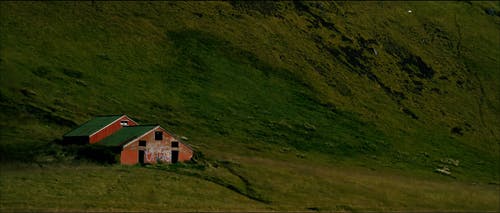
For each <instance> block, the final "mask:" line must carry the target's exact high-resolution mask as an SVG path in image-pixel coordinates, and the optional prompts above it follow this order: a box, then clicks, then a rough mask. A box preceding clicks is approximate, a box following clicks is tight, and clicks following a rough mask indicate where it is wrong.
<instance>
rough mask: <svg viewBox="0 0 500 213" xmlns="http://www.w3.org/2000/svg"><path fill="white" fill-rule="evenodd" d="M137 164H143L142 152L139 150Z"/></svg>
mask: <svg viewBox="0 0 500 213" xmlns="http://www.w3.org/2000/svg"><path fill="white" fill-rule="evenodd" d="M139 163H140V164H144V150H139Z"/></svg>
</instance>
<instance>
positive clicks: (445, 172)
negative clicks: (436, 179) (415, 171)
mask: <svg viewBox="0 0 500 213" xmlns="http://www.w3.org/2000/svg"><path fill="white" fill-rule="evenodd" d="M434 171H435V172H437V173H440V174H443V175H448V176H451V172H450V169H449V168H448V167H446V166H445V167H443V168H437V169H435V170H434Z"/></svg>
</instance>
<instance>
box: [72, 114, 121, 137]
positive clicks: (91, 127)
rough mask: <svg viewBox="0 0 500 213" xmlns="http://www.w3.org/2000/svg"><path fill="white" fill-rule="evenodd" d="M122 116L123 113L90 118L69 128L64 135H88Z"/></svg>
mask: <svg viewBox="0 0 500 213" xmlns="http://www.w3.org/2000/svg"><path fill="white" fill-rule="evenodd" d="M122 116H123V115H110V116H99V117H94V118H93V119H92V120H90V121H87V122H86V123H84V124H82V125H81V126H79V127H78V128H76V129H73V130H71V131H70V132H68V133H66V134H65V135H64V136H90V135H92V134H94V133H95V132H97V131H99V130H100V129H102V128H103V127H105V126H106V125H108V124H110V123H111V122H113V121H115V120H116V119H118V118H120V117H122Z"/></svg>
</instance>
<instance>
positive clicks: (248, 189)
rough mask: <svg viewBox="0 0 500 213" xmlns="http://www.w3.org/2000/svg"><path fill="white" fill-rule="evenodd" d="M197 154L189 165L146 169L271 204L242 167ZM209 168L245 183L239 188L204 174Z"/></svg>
mask: <svg viewBox="0 0 500 213" xmlns="http://www.w3.org/2000/svg"><path fill="white" fill-rule="evenodd" d="M195 153H197V154H196V156H194V157H193V160H191V161H190V162H187V163H177V164H156V165H150V166H146V168H150V169H159V170H163V171H167V172H175V173H177V174H181V175H186V176H189V177H195V178H199V179H202V180H206V181H209V182H212V183H215V184H217V185H220V186H222V187H224V188H227V189H229V190H231V191H234V192H236V193H238V194H240V195H243V196H245V197H247V198H249V199H251V200H254V201H257V202H261V203H264V204H271V201H270V200H269V199H268V198H266V197H265V196H264V195H262V194H260V193H259V192H257V191H256V189H255V186H254V185H253V184H252V182H251V181H250V180H249V179H248V178H246V177H245V176H244V175H243V174H242V173H241V172H240V171H239V169H238V168H240V167H241V165H239V164H237V163H234V162H231V161H221V160H212V159H207V158H205V157H204V155H203V153H201V152H199V151H198V152H195ZM207 168H216V169H219V170H226V171H228V172H229V173H230V174H231V175H233V176H235V177H237V178H238V179H239V180H240V181H241V182H242V183H243V186H239V185H238V184H235V183H233V182H231V181H228V180H227V179H226V178H224V177H219V176H217V175H210V174H208V173H204V172H203V171H205V170H206V169H207Z"/></svg>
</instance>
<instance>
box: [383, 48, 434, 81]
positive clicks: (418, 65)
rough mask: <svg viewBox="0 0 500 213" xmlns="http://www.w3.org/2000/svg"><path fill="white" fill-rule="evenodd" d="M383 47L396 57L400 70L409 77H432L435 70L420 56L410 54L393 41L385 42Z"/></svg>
mask: <svg viewBox="0 0 500 213" xmlns="http://www.w3.org/2000/svg"><path fill="white" fill-rule="evenodd" d="M384 48H385V50H386V51H387V52H388V53H389V54H391V55H392V56H394V57H396V59H397V60H398V63H399V66H400V68H401V70H402V71H404V72H406V73H408V74H409V76H410V77H411V78H413V77H417V78H421V79H432V78H433V77H434V74H435V73H436V72H435V71H434V69H432V68H431V67H430V66H429V65H427V64H426V63H425V62H424V61H423V60H422V58H421V57H420V56H417V55H414V54H412V53H411V52H410V51H408V50H407V49H406V48H403V47H401V46H400V45H398V44H396V43H395V42H393V41H387V42H385V44H384Z"/></svg>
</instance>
